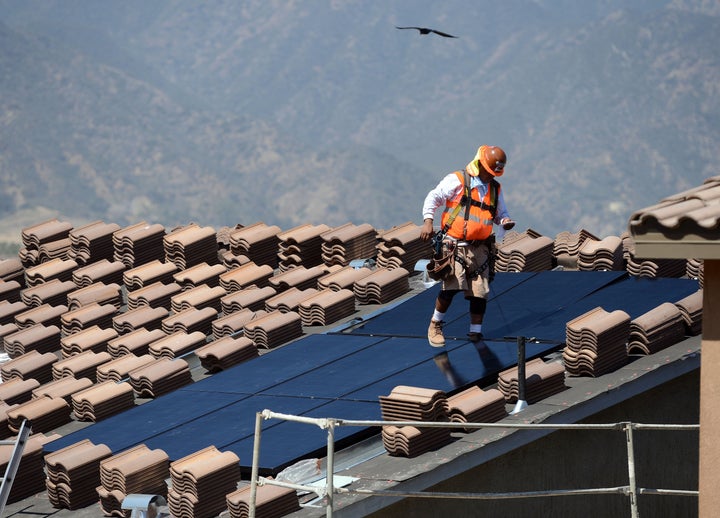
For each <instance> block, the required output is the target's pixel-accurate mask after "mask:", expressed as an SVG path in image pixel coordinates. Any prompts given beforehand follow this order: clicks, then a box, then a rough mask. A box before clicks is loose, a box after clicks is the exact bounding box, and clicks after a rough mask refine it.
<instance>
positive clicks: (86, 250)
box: [68, 221, 120, 265]
mask: <svg viewBox="0 0 720 518" xmlns="http://www.w3.org/2000/svg"><path fill="white" fill-rule="evenodd" d="M117 230H120V225H118V224H116V223H105V222H103V221H93V222H92V223H88V224H87V225H83V226H82V227H78V228H74V229H72V230H71V231H70V232H69V234H68V237H69V238H70V251H69V252H68V257H69V258H70V259H74V260H75V261H77V263H78V264H83V265H84V264H90V263H93V262H96V261H100V260H102V259H105V260H109V259H112V257H113V254H114V252H115V247H114V245H113V240H112V238H113V233H114V232H115V231H117Z"/></svg>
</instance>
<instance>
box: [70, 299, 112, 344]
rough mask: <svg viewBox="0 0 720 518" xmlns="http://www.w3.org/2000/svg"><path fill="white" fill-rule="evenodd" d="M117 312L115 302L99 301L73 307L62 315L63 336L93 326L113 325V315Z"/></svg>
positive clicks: (104, 326)
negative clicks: (103, 302)
mask: <svg viewBox="0 0 720 518" xmlns="http://www.w3.org/2000/svg"><path fill="white" fill-rule="evenodd" d="M117 313H118V308H117V307H115V305H114V304H98V303H97V302H91V303H89V304H87V305H85V306H80V307H79V308H77V309H71V310H70V311H68V312H67V313H65V314H64V315H62V316H61V317H60V320H61V321H62V333H63V336H69V335H71V334H74V333H77V332H78V331H82V330H83V329H87V328H89V327H92V326H98V327H100V328H103V329H105V328H108V327H112V322H113V317H115V315H117Z"/></svg>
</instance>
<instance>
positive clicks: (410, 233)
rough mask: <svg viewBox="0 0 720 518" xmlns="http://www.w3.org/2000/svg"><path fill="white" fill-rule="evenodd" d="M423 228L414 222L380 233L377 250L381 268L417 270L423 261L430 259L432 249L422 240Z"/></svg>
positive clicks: (378, 262) (378, 263)
mask: <svg viewBox="0 0 720 518" xmlns="http://www.w3.org/2000/svg"><path fill="white" fill-rule="evenodd" d="M421 231H422V227H421V226H419V225H416V224H415V223H412V222H407V223H404V224H402V225H398V226H396V227H393V228H391V229H390V230H387V231H384V232H380V233H379V236H378V239H379V240H380V243H378V245H377V246H376V248H377V265H378V266H379V267H381V268H388V269H392V268H404V269H405V270H408V271H413V270H414V269H415V263H417V262H418V261H420V260H421V259H430V257H431V256H432V247H431V246H430V244H429V243H428V242H427V241H423V240H422V239H420V232H421Z"/></svg>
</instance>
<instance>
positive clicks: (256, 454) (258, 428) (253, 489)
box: [248, 412, 263, 518]
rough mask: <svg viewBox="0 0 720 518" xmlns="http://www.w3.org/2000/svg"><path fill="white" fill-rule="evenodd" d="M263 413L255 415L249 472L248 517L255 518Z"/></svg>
mask: <svg viewBox="0 0 720 518" xmlns="http://www.w3.org/2000/svg"><path fill="white" fill-rule="evenodd" d="M262 421H263V412H257V413H256V414H255V440H254V441H253V460H252V470H251V472H250V505H249V507H250V509H249V512H248V516H249V517H250V518H255V506H256V503H257V482H258V466H259V465H260V434H261V432H262Z"/></svg>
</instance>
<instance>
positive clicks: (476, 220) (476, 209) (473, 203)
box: [440, 171, 500, 241]
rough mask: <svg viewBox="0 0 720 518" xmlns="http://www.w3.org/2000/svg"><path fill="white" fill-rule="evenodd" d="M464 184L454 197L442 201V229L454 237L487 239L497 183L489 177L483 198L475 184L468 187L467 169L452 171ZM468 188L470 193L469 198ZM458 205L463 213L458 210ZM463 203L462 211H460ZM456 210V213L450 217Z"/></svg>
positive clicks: (494, 212) (491, 222)
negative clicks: (443, 207)
mask: <svg viewBox="0 0 720 518" xmlns="http://www.w3.org/2000/svg"><path fill="white" fill-rule="evenodd" d="M455 174H456V175H457V177H458V179H459V180H460V183H461V184H462V186H463V188H462V190H461V191H460V192H459V193H458V195H457V196H455V198H453V199H452V200H448V201H447V202H446V203H445V210H444V211H443V213H442V219H441V220H440V221H441V223H442V227H443V229H446V228H447V234H448V235H449V236H450V237H454V238H455V239H464V240H467V241H475V240H482V239H487V238H488V237H490V234H492V230H493V219H494V218H495V214H497V200H498V196H499V195H500V184H499V183H498V182H497V180H495V179H493V180H491V181H490V185H489V188H488V190H487V193H485V198H484V199H483V200H480V194H479V192H478V189H477V188H473V189H469V188H468V187H467V186H468V185H469V183H470V182H469V180H470V178H465V176H466V175H467V173H465V172H464V171H455ZM468 191H470V196H469V198H468ZM458 205H460V211H459V212H463V214H462V216H461V215H460V214H459V213H458V210H457V208H458ZM463 207H464V211H463ZM452 214H455V215H456V216H457V217H454V218H453V217H452Z"/></svg>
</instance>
